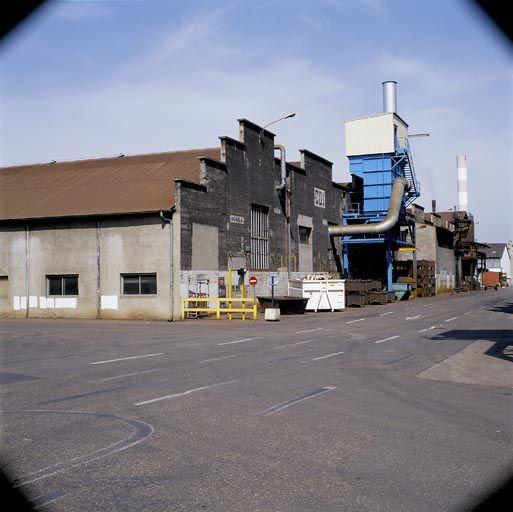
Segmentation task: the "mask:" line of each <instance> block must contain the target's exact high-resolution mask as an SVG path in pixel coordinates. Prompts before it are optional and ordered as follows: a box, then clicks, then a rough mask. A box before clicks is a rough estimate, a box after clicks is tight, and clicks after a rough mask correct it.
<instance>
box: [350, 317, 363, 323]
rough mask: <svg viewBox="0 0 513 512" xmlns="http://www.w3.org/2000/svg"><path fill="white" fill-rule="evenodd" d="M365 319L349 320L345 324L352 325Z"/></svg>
mask: <svg viewBox="0 0 513 512" xmlns="http://www.w3.org/2000/svg"><path fill="white" fill-rule="evenodd" d="M364 320H365V318H357V319H356V320H350V321H349V322H346V324H354V323H355V322H363V321H364Z"/></svg>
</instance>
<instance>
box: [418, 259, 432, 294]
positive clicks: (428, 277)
mask: <svg viewBox="0 0 513 512" xmlns="http://www.w3.org/2000/svg"><path fill="white" fill-rule="evenodd" d="M435 295H436V277H435V262H434V261H428V260H418V261H417V297H434V296H435Z"/></svg>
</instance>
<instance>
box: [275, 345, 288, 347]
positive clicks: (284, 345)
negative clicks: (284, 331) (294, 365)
mask: <svg viewBox="0 0 513 512" xmlns="http://www.w3.org/2000/svg"><path fill="white" fill-rule="evenodd" d="M287 347H288V345H278V346H277V347H274V348H287Z"/></svg>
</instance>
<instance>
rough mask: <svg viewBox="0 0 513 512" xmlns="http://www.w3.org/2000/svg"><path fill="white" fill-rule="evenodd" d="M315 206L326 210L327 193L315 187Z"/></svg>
mask: <svg viewBox="0 0 513 512" xmlns="http://www.w3.org/2000/svg"><path fill="white" fill-rule="evenodd" d="M314 205H315V206H318V207H319V208H326V192H325V191H324V190H322V189H321V188H317V187H314Z"/></svg>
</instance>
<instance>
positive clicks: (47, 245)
mask: <svg viewBox="0 0 513 512" xmlns="http://www.w3.org/2000/svg"><path fill="white" fill-rule="evenodd" d="M169 229H170V228H169V225H168V224H165V223H163V222H162V219H160V217H159V216H158V214H156V215H151V216H150V215H148V216H131V217H123V218H102V219H98V220H90V219H83V220H73V221H68V222H66V221H62V220H61V221H59V222H49V221H46V222H31V223H27V224H20V225H19V226H7V227H2V228H0V237H1V238H0V239H1V247H2V251H1V253H0V258H1V259H0V274H1V275H5V276H7V278H8V282H9V293H8V296H7V297H5V298H3V299H2V300H1V302H0V304H1V310H0V314H2V315H3V316H14V317H41V318H77V317H78V318H155V319H169V318H170V287H169V282H170V280H169V254H170V252H169V240H170V239H169ZM27 242H28V244H27ZM125 273H135V274H143V273H155V274H157V293H156V294H153V295H144V296H143V295H124V294H123V292H122V285H121V275H122V274H125ZM51 275H77V276H78V294H77V295H73V296H59V297H57V296H50V295H49V294H48V289H47V276H51Z"/></svg>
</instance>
